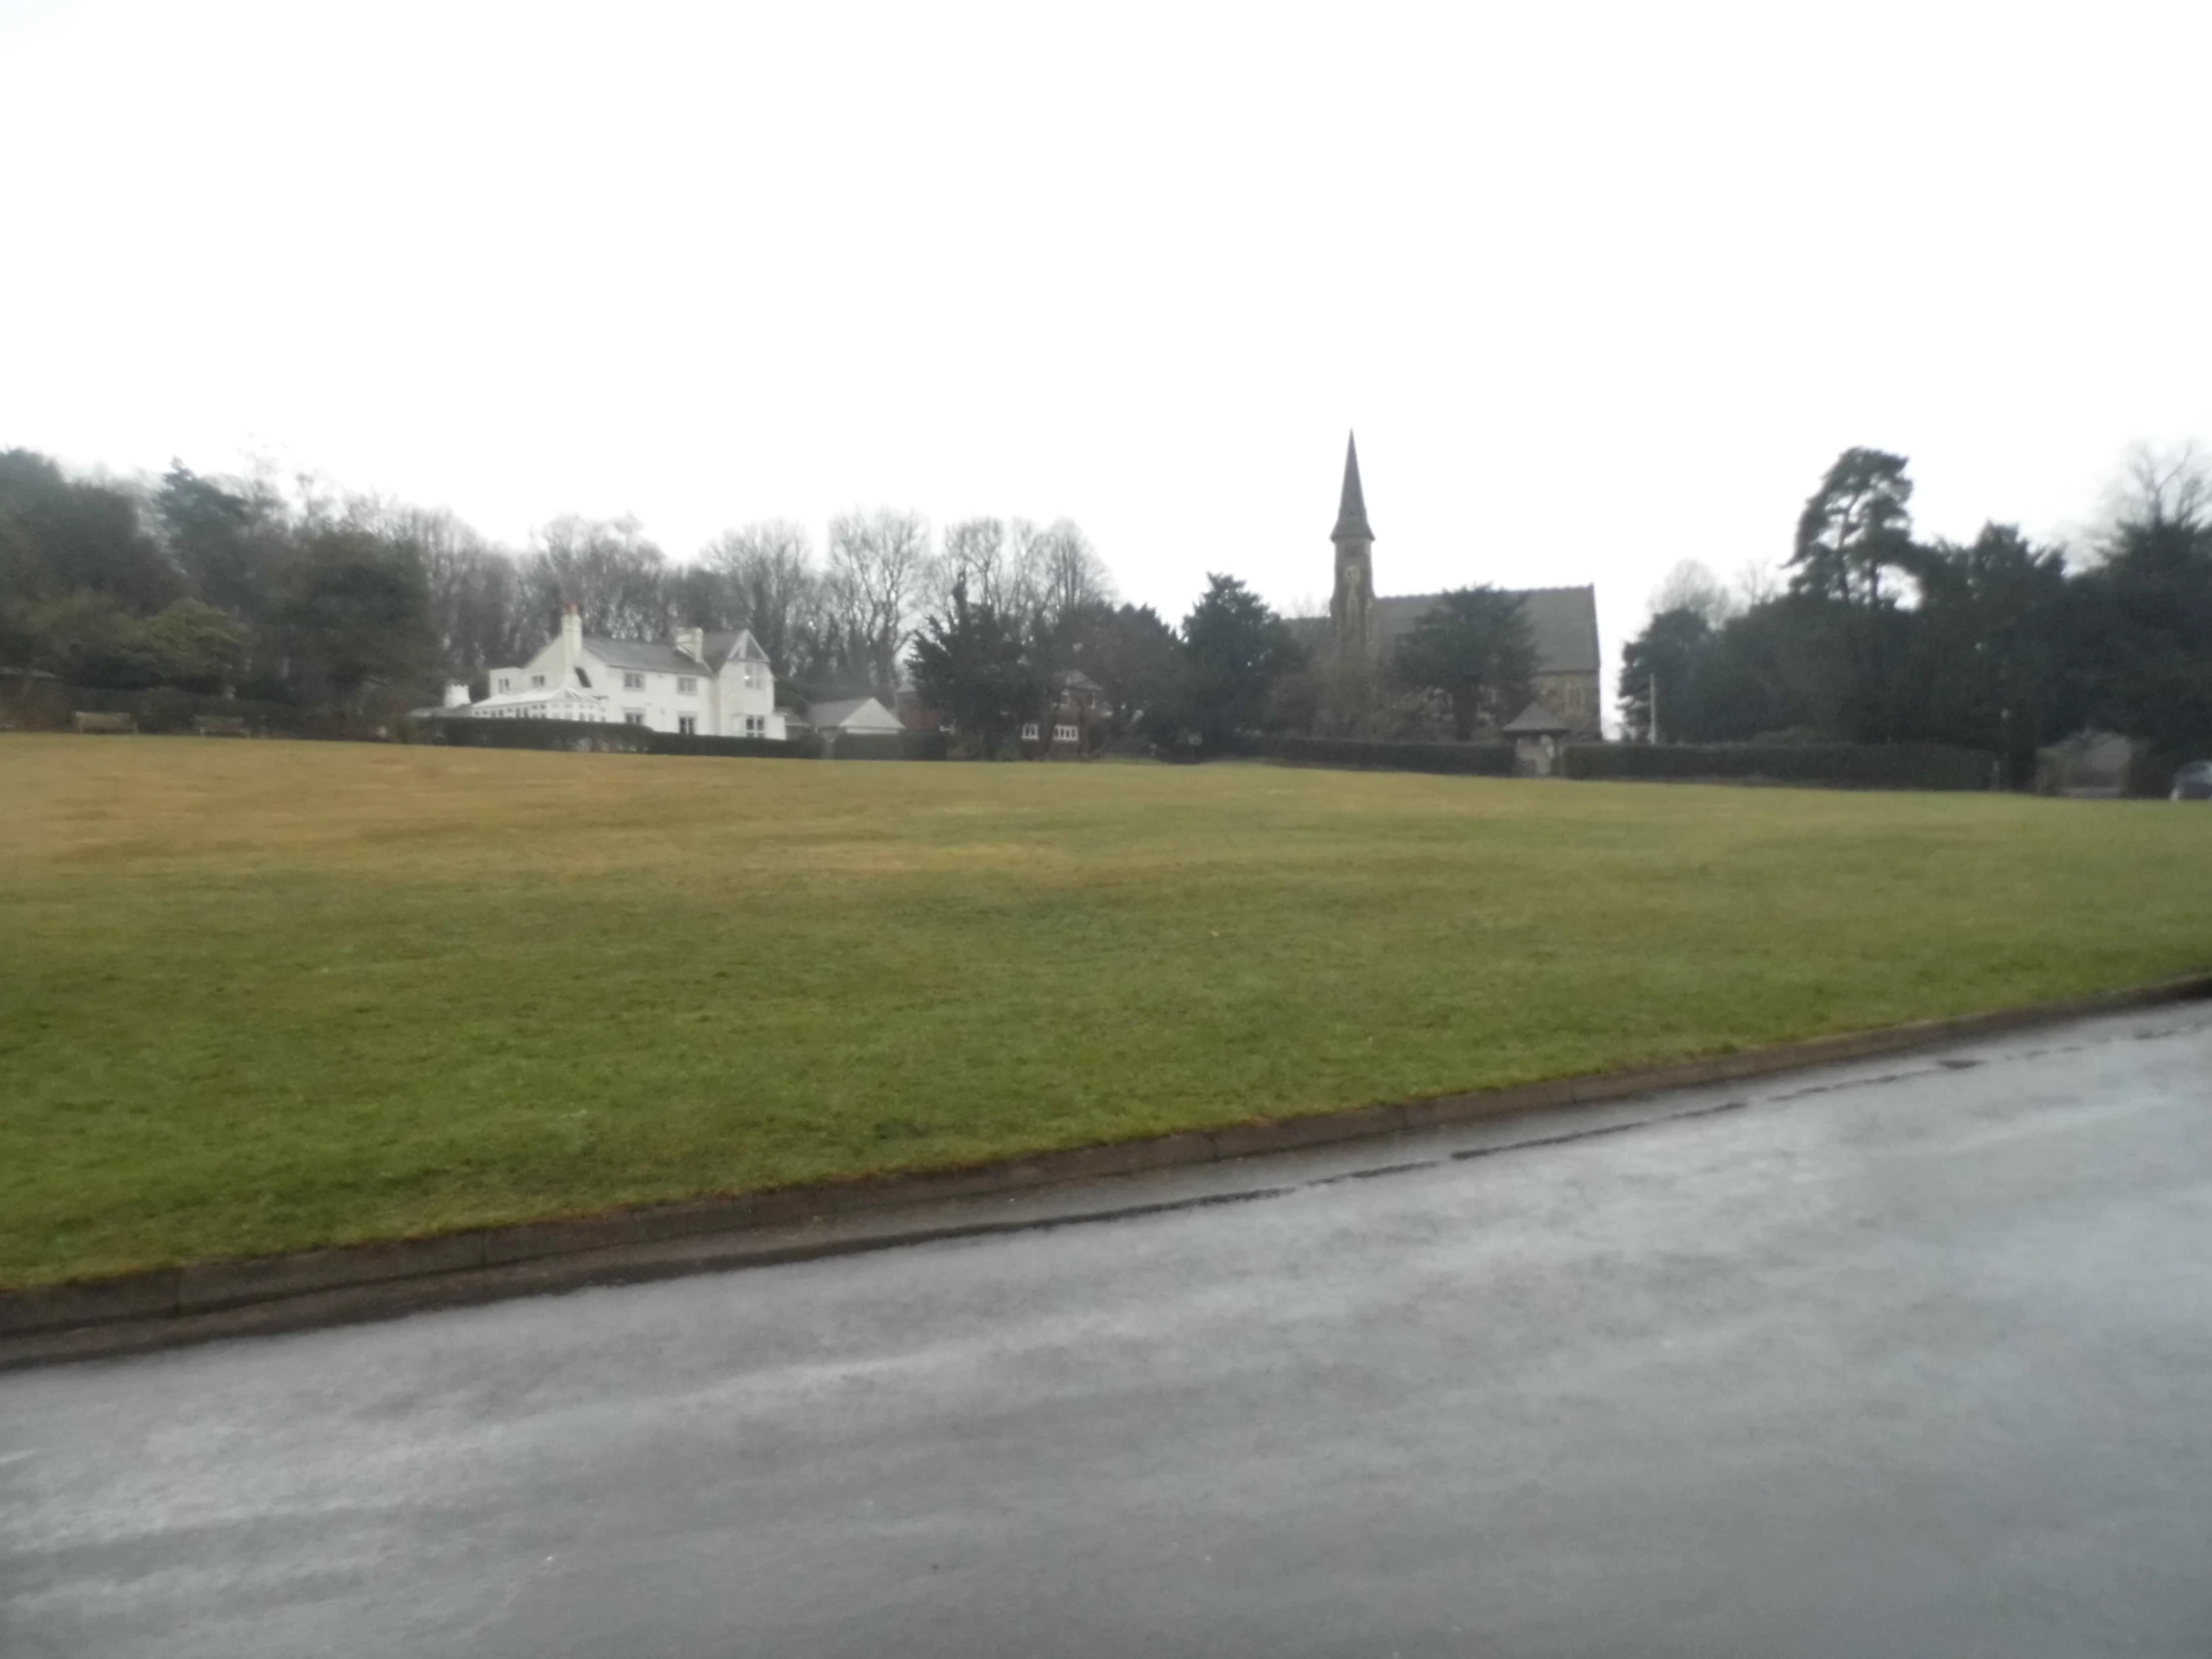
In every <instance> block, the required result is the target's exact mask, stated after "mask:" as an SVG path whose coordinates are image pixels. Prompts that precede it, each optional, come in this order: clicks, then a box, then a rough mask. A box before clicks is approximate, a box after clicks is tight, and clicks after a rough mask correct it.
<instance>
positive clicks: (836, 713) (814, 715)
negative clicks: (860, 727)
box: [807, 697, 896, 730]
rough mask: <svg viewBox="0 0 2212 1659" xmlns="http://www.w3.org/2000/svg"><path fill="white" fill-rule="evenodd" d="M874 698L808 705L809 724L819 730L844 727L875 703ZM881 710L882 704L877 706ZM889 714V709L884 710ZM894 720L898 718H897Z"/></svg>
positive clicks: (847, 698) (855, 698)
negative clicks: (827, 727)
mask: <svg viewBox="0 0 2212 1659" xmlns="http://www.w3.org/2000/svg"><path fill="white" fill-rule="evenodd" d="M874 702H875V699H874V698H872V697H840V698H838V699H837V700H836V702H834V703H810V704H808V705H807V724H808V725H809V726H812V727H815V728H817V729H818V730H819V729H820V728H822V727H825V726H830V727H835V726H842V725H843V724H844V723H845V722H846V721H848V720H850V719H851V718H852V717H853V716H854V715H855V714H857V713H858V712H859V711H860V710H862V709H864V708H866V707H867V706H868V705H869V704H870V703H874ZM876 706H877V707H878V708H881V707H882V705H881V704H876ZM883 712H884V713H885V714H889V713H890V711H889V710H888V709H884V710H883ZM893 718H896V717H895V716H894V717H893Z"/></svg>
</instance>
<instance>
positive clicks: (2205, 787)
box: [2173, 761, 2212, 801]
mask: <svg viewBox="0 0 2212 1659" xmlns="http://www.w3.org/2000/svg"><path fill="white" fill-rule="evenodd" d="M2173 798H2174V799H2175V800H2176V801H2212V761H2191V762H2190V763H2189V764H2188V765H2187V766H2185V767H2183V768H2182V769H2181V770H2180V771H2179V772H2177V773H2175V774H2174V796H2173Z"/></svg>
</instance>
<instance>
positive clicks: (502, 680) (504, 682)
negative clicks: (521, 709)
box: [499, 674, 510, 691]
mask: <svg viewBox="0 0 2212 1659" xmlns="http://www.w3.org/2000/svg"><path fill="white" fill-rule="evenodd" d="M509 684H510V682H509V681H508V679H507V677H506V676H505V675H504V674H502V675H501V676H500V677H499V689H500V690H501V691H506V690H508V689H509Z"/></svg>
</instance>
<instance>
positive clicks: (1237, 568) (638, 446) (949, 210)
mask: <svg viewBox="0 0 2212 1659" xmlns="http://www.w3.org/2000/svg"><path fill="white" fill-rule="evenodd" d="M2208 63H2212V5H2207V4H2205V3H2204V0H2194V3H2188V4H2163V5H2149V4H2141V5H2127V4H2113V3H2110V0H2100V3H2096V4H2091V3H2090V0H2070V3H2068V4H2064V5H2048V4H2034V3H2021V0H2011V3H2007V4H1987V5H1942V4H1932V3H1922V4H1913V5H1894V6H1893V5H1886V4H1874V3H1861V4H1856V5H1853V6H1850V7H1832V6H1813V5H1803V4H1800V5H1791V4H1786V3H1783V0H1767V3H1764V4H1758V5H1745V6H1716V5H1696V4H1675V5H1656V4H1640V5H1620V6H1606V5H1581V6H1572V5H1563V4H1562V5H1548V6H1535V5H1526V6H1511V7H1507V6H1490V7H1476V6H1432V7H1393V6H1387V5H1381V4H1363V5H1358V6H1354V5H1348V4H1344V3H1342V0H1338V3H1336V4H1332V5H1328V6H1325V7H1311V8H1309V7H1301V6H1296V5H1291V4H1287V3H1283V0H1277V3H1275V4H1267V5H1256V6H1250V7H1229V6H1211V7H1209V6H1203V5H1194V4H1189V3H1184V4H1173V5H1164V6H1157V7H1154V6H1144V5H1135V4H1127V3H1124V4H1116V5H1112V6H1090V7H1085V8H1082V9H1080V10H1078V9H1076V8H1073V7H1065V6H1062V7H1050V6H1046V5H1042V4H1035V3H1032V4H1027V5H1014V6H1003V7H980V6H969V5H955V4H950V3H946V0H928V3H925V4H914V3H910V0H909V3H906V4H897V5H884V6H852V5H835V4H827V3H821V0H808V3H792V0H785V3H779V4H773V5H772V4H755V5H695V6H660V5H652V4H640V3H637V0H627V3H623V4H606V5H599V6H559V5H554V4H547V3H542V0H541V3H536V4H528V5H514V6H489V5H484V6H476V5H468V4H460V3H455V0H439V3H436V4H428V5H417V4H405V3H394V0H375V3H373V4H357V3H351V0H316V3H313V4H302V3H298V0H283V3H278V4H249V3H239V0H193V3H191V4H181V3H177V0H162V3H157V4H123V3H118V4H103V3H86V4H72V3H68V0H30V3H28V4H26V3H21V0H0V156H5V157H6V158H8V164H9V165H8V194H9V196H10V198H11V200H10V202H9V204H8V208H7V212H6V216H5V219H4V221H0V223H4V224H5V226H6V230H5V232H4V233H0V243H4V244H5V248H4V251H0V446H5V445H11V444H24V445H28V446H31V447H33V448H38V449H43V450H46V451H48V452H50V453H54V454H57V455H59V456H60V457H62V458H63V459H64V460H65V461H68V462H71V463H74V464H80V465H83V464H91V463H105V464H107V465H110V466H113V467H116V468H119V469H123V470H130V469H133V468H141V467H143V468H151V469H159V468H160V467H162V466H164V465H165V464H166V463H167V461H168V459H169V457H170V456H171V455H173V454H174V455H178V456H181V457H183V458H184V459H185V460H186V462H187V463H188V464H190V465H192V466H194V467H196V468H199V469H201V470H203V471H227V470H236V469H238V468H239V467H240V466H241V464H242V461H243V458H244V457H245V456H247V455H249V454H254V453H260V454H268V455H274V456H276V457H278V458H279V459H280V460H281V461H282V462H283V464H285V465H286V466H292V465H297V466H301V467H310V468H313V469H316V470H318V471H321V472H324V473H326V474H328V475H329V476H330V477H332V478H333V479H335V480H336V481H337V482H339V483H341V484H343V485H345V486H346V487H349V488H355V489H370V490H379V491H385V492H389V493H392V494H396V495H399V496H402V497H405V498H408V499H410V500H415V501H419V502H422V503H425V504H431V505H445V506H450V507H452V508H453V509H455V510H456V511H457V512H459V513H460V514H461V515H462V516H464V517H465V518H467V519H469V520H470V521H472V522H473V523H475V524H476V525H477V526H478V527H479V528H480V529H482V530H484V531H485V532H487V533H489V534H491V535H494V536H497V537H500V538H502V539H506V540H510V541H513V542H516V543H520V542H521V541H522V540H523V539H524V537H525V536H526V534H527V532H528V530H529V528H530V527H531V526H532V525H533V524H537V523H541V522H543V521H544V520H546V519H548V518H550V517H552V516H553V515H555V514H557V513H560V512H564V511H577V512H583V513H589V514H595V515H613V514H619V513H625V512H629V513H635V514H636V515H637V516H638V517H639V518H641V519H642V520H643V521H644V524H645V527H646V530H647V532H648V533H649V534H651V535H652V536H653V537H654V538H655V539H657V540H658V541H659V542H660V543H661V544H662V545H663V546H664V547H666V548H667V549H668V550H669V551H670V552H671V553H673V554H677V555H679V556H688V555H689V554H690V553H692V552H693V551H694V550H695V549H696V548H697V546H698V545H699V543H700V542H702V541H703V540H704V539H705V538H707V537H708V536H709V535H711V534H712V533H714V532H715V531H716V530H718V529H720V528H722V527H724V526H726V525H731V524H737V523H742V522H744V521H747V520H749V519H754V518H761V517H769V516H786V517H793V518H798V519H800V520H802V521H804V522H806V523H808V524H809V525H810V526H812V528H813V530H814V533H815V535H816V537H817V539H818V543H819V540H820V537H821V534H822V527H823V524H824V522H825V521H826V520H827V518H828V517H829V515H830V513H832V512H835V511H838V510H840V509H843V508H846V507H851V506H860V505H866V506H872V505H892V506H901V507H913V508H918V509H919V510H921V511H922V512H924V513H926V514H927V515H929V517H930V518H931V519H932V520H934V521H936V522H939V523H941V522H944V521H945V520H948V519H951V518H954V517H959V516H964V515H967V514H971V513H980V512H995V513H1000V514H1005V515H1024V516H1029V517H1036V518H1047V517H1052V516H1056V515H1059V514H1066V515H1068V516H1071V517H1073V518H1075V519H1076V520H1077V521H1078V522H1080V523H1081V524H1082V525H1083V526H1084V527H1085V528H1086V529H1087V530H1088V531H1090V533H1091V535H1092V537H1093V538H1094V540H1095V541H1096V542H1097V543H1098V545H1099V547H1100V550H1101V551H1102V552H1103V554H1104V555H1105V557H1106V559H1107V561H1108V562H1109V564H1110V565H1111V566H1112V568H1113V570H1114V573H1115V575H1116V577H1117V578H1118V580H1119V582H1120V585H1121V588H1122V591H1123V593H1124V595H1125V596H1127V597H1130V598H1134V599H1138V600H1143V601H1149V602H1151V603H1153V604H1156V605H1158V606H1159V607H1160V609H1161V610H1162V611H1163V612H1164V613H1165V614H1167V615H1169V616H1170V618H1171V619H1172V618H1175V617H1179V616H1180V615H1181V613H1182V612H1183V610H1184V609H1186V608H1187V606H1188V604H1189V602H1190V601H1191V599H1192V598H1193V597H1194V596H1195V594H1196V593H1197V591H1198V590H1199V589H1200V587H1201V586H1202V585H1203V581H1204V575H1205V573H1206V572H1207V571H1208V570H1210V569H1212V570H1227V571H1232V572H1234V573H1236V574H1238V575H1240V576H1243V577H1244V578H1245V579H1247V580H1248V581H1250V582H1251V583H1253V584H1254V585H1255V586H1256V587H1257V588H1259V590H1260V591H1261V592H1263V593H1264V594H1266V595H1267V596H1268V597H1269V598H1271V599H1272V600H1274V601H1276V602H1277V603H1279V604H1289V603H1293V602H1296V601H1298V600H1301V599H1308V598H1319V599H1323V600H1326V597H1327V594H1328V590H1329V583H1330V557H1331V555H1330V546H1329V542H1328V533H1329V529H1330V526H1331V524H1332V522H1333V521H1334V516H1335V510H1336V504H1337V486H1338V476H1339V469H1340V465H1341V458H1342V454H1343V448H1344V437H1345V431H1346V428H1347V427H1348V426H1356V427H1357V428H1358V430H1359V434H1360V445H1361V458H1362V463H1363V469H1364V471H1365V474H1366V479H1367V486H1368V501H1369V506H1370V509H1371V513H1372V516H1373V519H1374V522H1375V526H1376V530H1377V533H1378V538H1379V539H1378V544H1377V563H1378V585H1379V586H1380V588H1381V589H1382V591H1383V592H1385V593H1392V592H1411V591H1420V590H1426V589H1433V588H1436V587H1441V586H1446V585H1456V584H1460V583H1465V582H1471V581H1480V580H1488V581H1496V582H1500V583H1504V584H1509V585H1522V584H1537V583H1579V582H1595V583H1596V584H1597V585H1598V592H1599V600H1600V607H1601V614H1602V617H1603V621H1604V625H1605V635H1606V638H1605V650H1606V654H1607V658H1608V661H1609V662H1610V661H1612V660H1613V659H1615V658H1616V657H1617V653H1618V649H1619V645H1620V642H1621V640H1622V639H1623V638H1624V637H1625V636H1626V634H1627V633H1629V632H1632V631H1634V629H1635V628H1637V627H1638V626H1640V624H1641V622H1642V619H1643V615H1644V607H1645V600H1646V598H1647V596H1648V595H1649V593H1650V591H1651V589H1652V588H1653V586H1654V585H1655V584H1656V582H1657V581H1658V580H1659V578H1660V576H1661V575H1662V574H1663V573H1664V572H1665V571H1666V570H1667V568H1668V567H1669V566H1671V565H1672V564H1673V563H1674V562H1675V561H1677V560H1679V559H1683V558H1698V559H1702V560H1704V561H1705V562H1706V563H1707V564H1709V565H1711V566H1713V567H1714V568H1715V569H1716V570H1718V571H1720V572H1721V573H1722V574H1724V575H1726V574H1731V573H1733V572H1734V571H1735V570H1736V569H1737V567H1739V566H1740V565H1742V564H1743V563H1744V562H1746V561H1748V560H1753V559H1769V560H1778V559H1779V558H1781V557H1782V556H1783V555H1784V554H1785V553H1786V551H1787V547H1788V541H1789V537H1790V533H1791V530H1792V527H1793V524H1794V521H1795V517H1796V513H1797V510H1798V508H1799V506H1800V505H1801V504H1802V502H1803V501H1804V498H1805V496H1806V495H1807V494H1808V493H1809V491H1810V490H1811V489H1812V487H1813V485H1814V483H1815V482H1816V481H1817V479H1818V477H1819V475H1820V473H1821V471H1822V470H1823V469H1824V468H1825V467H1826V465H1827V464H1828V462H1829V461H1830V460H1831V459H1833V458H1834V456H1835V454H1836V453H1837V451H1839V450H1840V449H1842V448H1844V447H1845V446H1846V445H1849V444H1853V443H1870V444H1876V445H1879V446H1882V447H1885V448H1892V449H1898V450H1902V451H1904V452H1905V453H1906V454H1908V455H1909V456H1910V457H1911V458H1912V461H1913V472H1914V476H1915V477H1916V479H1917V480H1918V482H1919V486H1920V493H1919V497H1918V504H1919V508H1920V522H1921V525H1922V528H1923V529H1924V531H1927V532H1931V533H1940V534H1949V535H1953V536H1960V537H1963V536H1968V535H1970V534H1971V533H1972V532H1973V531H1974V529H1975V528H1976V527H1977V526H1978V525H1979V523H1980V522H1981V520H1982V519H1984V518H1987V517H1996V518H2003V519H2010V520H2016V521H2019V522H2020V523H2022V524H2023V525H2025V526H2026V527H2027V528H2028V529H2029V531H2030V532H2031V533H2040V534H2044V535H2053V534H2063V533H2065V532H2067V531H2069V530H2071V529H2074V528H2075V527H2077V526H2079V525H2080V524H2081V523H2082V522H2083V521H2085V520H2086V519H2087V518H2088V517H2089V516H2090V515H2091V513H2092V512H2093V511H2094V509H2095V507H2096V506H2097V503H2098V499H2099V496H2100V493H2101V491H2102V490H2103V488H2104V486H2105V484H2106V482H2107V481H2108V479H2109V478H2110V477H2111V475H2112V474H2113V472H2114V471H2115V469H2116V467H2117V466H2118V463H2119V461H2120V458H2121V455H2122V452H2123V450H2124V449H2125V447H2126V446H2127V445H2128V444H2129V443H2131V442H2134V441H2139V440H2148V441H2152V442H2158V443H2172V442H2177V441H2179V440H2182V439H2185V438H2189V437H2192V436H2194V437H2198V438H2208V437H2212V326H2208V323H2212V317H2208V315H2207V308H2208V295H2212V287H2208V286H2207V272H2208V270H2212V262H2208V261H2207V254H2208V252H2212V216H2208V214H2207V200H2208V198H2207V193H2206V186H2207V163H2208V161H2212V115H2208V113H2207V111H2208V109H2212V100H2208V98H2207V95H2206V93H2205V91H2204V87H2205V75H2206V66H2207V64H2208Z"/></svg>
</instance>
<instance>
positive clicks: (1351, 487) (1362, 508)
mask: <svg viewBox="0 0 2212 1659" xmlns="http://www.w3.org/2000/svg"><path fill="white" fill-rule="evenodd" d="M1329 539H1330V540H1331V541H1373V540H1375V532H1374V531H1373V530H1371V529H1369V528H1368V497H1367V492H1366V491H1365V490H1363V489H1362V488H1361V487H1360V446H1359V444H1358V443H1357V442H1356V441H1355V440H1354V438H1353V436H1352V434H1351V433H1349V432H1348V433H1346V434H1345V491H1344V497H1343V499H1342V500H1340V501H1339V502H1338V503H1337V527H1336V529H1334V530H1332V531H1330V532H1329Z"/></svg>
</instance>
